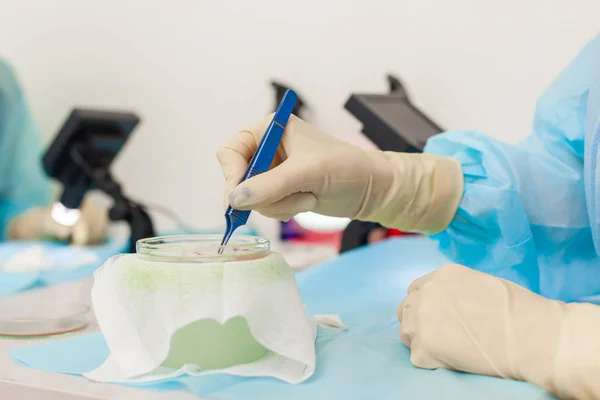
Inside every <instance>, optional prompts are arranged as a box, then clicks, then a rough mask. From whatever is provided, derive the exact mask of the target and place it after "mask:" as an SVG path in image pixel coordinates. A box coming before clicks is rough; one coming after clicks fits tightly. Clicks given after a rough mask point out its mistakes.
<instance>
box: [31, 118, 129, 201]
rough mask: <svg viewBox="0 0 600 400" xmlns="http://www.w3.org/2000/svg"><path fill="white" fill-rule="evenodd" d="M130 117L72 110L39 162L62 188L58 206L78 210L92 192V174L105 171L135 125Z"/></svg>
mask: <svg viewBox="0 0 600 400" xmlns="http://www.w3.org/2000/svg"><path fill="white" fill-rule="evenodd" d="M138 122H139V118H138V117H137V116H136V115H134V114H131V113H121V112H111V111H99V110H88V109H74V110H73V111H72V112H71V114H70V115H69V117H68V118H67V120H66V122H65V123H64V125H63V126H62V128H61V129H60V131H59V133H58V135H57V136H56V138H55V140H54V142H53V143H52V144H51V145H50V147H49V148H48V151H47V152H46V154H45V155H44V158H43V161H42V162H43V166H44V170H45V171H46V173H47V174H48V175H49V176H50V177H52V178H55V179H57V180H58V181H60V182H61V183H62V184H63V187H64V190H63V195H62V197H61V203H63V205H64V206H65V207H68V208H78V207H79V206H80V205H81V201H82V199H83V196H84V195H85V193H86V192H87V191H89V190H91V189H93V179H92V178H93V176H92V175H93V174H94V173H95V171H106V170H108V168H109V166H110V164H111V163H112V162H113V160H114V158H115V157H116V155H117V154H118V153H119V151H120V150H121V148H122V147H123V144H124V143H125V141H126V140H127V138H128V137H129V135H130V134H131V132H132V131H133V129H134V128H135V126H136V125H137V124H138Z"/></svg>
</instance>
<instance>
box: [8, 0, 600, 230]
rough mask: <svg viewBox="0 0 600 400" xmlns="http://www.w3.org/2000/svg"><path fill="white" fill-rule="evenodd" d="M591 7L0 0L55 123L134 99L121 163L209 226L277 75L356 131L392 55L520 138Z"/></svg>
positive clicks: (443, 119) (331, 122)
mask: <svg viewBox="0 0 600 400" xmlns="http://www.w3.org/2000/svg"><path fill="white" fill-rule="evenodd" d="M598 15H600V2H599V1H598V0H573V1H570V2H566V1H564V0H529V1H522V0H504V1H495V2H491V1H481V0H454V1H447V0H397V1H391V0H387V1H386V0H369V1H366V0H362V1H361V0H345V1H343V2H342V1H339V2H338V1H333V0H303V1H296V2H286V1H282V0H279V1H276V0H252V1H242V0H231V1H223V0H221V1H219V0H173V1H169V2H167V1H149V0H103V1H94V2H92V1H85V0H52V1H47V0H37V1H34V0H0V54H1V55H2V56H4V57H6V58H7V59H8V60H9V61H11V62H12V64H13V65H14V66H15V67H16V68H17V70H18V73H19V75H20V77H21V80H22V83H23V85H24V87H25V89H26V91H27V95H28V97H29V100H30V104H31V107H32V110H33V113H34V116H35V118H36V120H37V122H38V124H39V126H40V128H41V131H42V132H43V134H44V135H45V136H46V137H48V138H49V137H51V136H52V135H54V134H55V132H56V131H57V129H58V127H59V126H60V124H61V123H62V121H63V119H64V118H65V117H66V115H67V114H68V112H69V110H70V109H71V108H72V107H73V106H75V105H78V106H97V107H108V108H125V109H132V110H134V111H136V112H138V113H139V115H140V116H141V117H142V119H143V125H141V126H140V127H139V129H138V130H137V131H136V132H135V134H134V136H133V137H132V140H131V142H130V143H129V144H128V146H127V148H126V149H125V150H124V151H123V153H122V154H121V156H120V158H119V160H118V162H117V165H116V175H117V176H118V177H119V178H120V179H121V180H122V181H123V182H124V183H125V185H126V187H127V188H128V190H129V192H131V193H132V194H134V195H135V196H138V197H142V198H152V199H153V200H154V201H155V202H158V203H162V204H164V205H167V206H169V207H171V208H174V209H176V210H178V212H179V213H180V214H182V215H183V216H184V217H185V218H186V219H187V220H188V221H189V222H190V223H193V224H195V225H199V226H204V227H210V226H214V225H218V224H221V223H222V212H221V211H222V209H221V197H222V189H223V182H222V178H221V175H220V170H219V167H218V164H217V161H216V159H215V156H214V154H215V151H216V149H217V148H218V146H219V144H220V143H221V142H223V141H224V140H225V139H226V138H227V137H228V136H230V135H231V134H233V133H234V132H235V131H236V130H238V129H240V128H243V127H244V126H245V125H247V124H249V123H252V122H254V121H255V120H257V119H260V118H262V117H263V116H264V115H265V114H267V113H268V112H270V108H271V107H272V102H273V93H272V90H271V89H270V87H269V86H268V83H267V82H268V80H269V79H270V78H278V79H281V80H283V81H286V82H288V83H289V84H291V85H292V86H293V87H295V88H297V89H298V90H299V92H300V94H301V95H302V96H303V97H305V98H306V99H307V100H308V102H309V103H310V106H311V107H312V111H311V116H312V121H313V122H315V123H317V124H318V125H319V126H320V127H321V128H323V129H324V130H326V131H328V132H331V133H334V134H337V135H340V136H346V137H350V136H357V135H359V133H358V131H359V128H360V127H359V125H358V124H357V123H356V122H355V121H354V119H353V118H352V117H351V116H350V115H349V114H348V113H347V112H346V111H344V110H343V108H342V105H343V104H344V102H345V100H346V99H347V97H348V95H349V93H350V92H352V91H360V92H369V91H371V92H380V91H384V90H386V85H385V81H384V73H386V72H390V71H391V72H395V73H397V74H398V75H399V76H401V77H402V78H403V79H404V81H405V82H406V83H407V86H408V89H409V91H410V94H411V95H412V97H413V99H414V100H415V102H416V103H417V104H418V105H419V106H421V107H422V108H423V109H424V110H425V111H426V112H427V113H428V114H430V115H431V116H432V117H433V118H434V119H435V120H436V121H437V122H439V123H440V124H441V125H443V126H444V127H446V128H449V129H450V128H451V129H454V128H469V129H478V130H481V131H484V132H487V133H489V134H490V135H492V136H495V137H497V138H502V139H504V140H507V141H516V140H518V139H519V138H521V137H523V136H524V135H526V134H527V132H528V130H529V125H530V121H531V118H532V111H533V107H534V102H535V99H536V97H537V95H538V94H539V93H540V92H541V91H542V90H543V89H544V88H545V87H546V86H547V85H548V84H549V83H550V82H551V81H552V79H553V78H554V77H555V75H556V74H557V73H558V72H559V71H560V69H561V68H562V67H563V66H564V65H565V64H566V63H567V62H568V61H569V60H570V59H571V58H572V57H573V56H574V55H575V54H576V53H577V52H578V51H579V49H580V48H581V47H582V46H583V45H584V44H585V43H586V42H587V41H588V40H589V39H590V38H591V37H592V36H593V35H594V34H595V33H596V32H597V31H600V24H599V23H598Z"/></svg>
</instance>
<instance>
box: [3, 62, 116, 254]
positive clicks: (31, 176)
mask: <svg viewBox="0 0 600 400" xmlns="http://www.w3.org/2000/svg"><path fill="white" fill-rule="evenodd" d="M42 155H43V145H42V142H41V140H40V137H39V135H38V132H37V130H36V127H35V124H34V122H33V118H32V116H31V114H30V111H29V108H28V106H27V101H26V98H25V95H24V93H23V90H22V88H21V86H20V85H19V82H18V80H17V77H16V75H15V72H14V70H13V69H12V68H11V66H10V65H9V64H8V63H7V62H5V61H3V60H2V59H0V239H1V240H31V241H34V240H44V239H56V240H62V241H71V242H72V243H73V244H75V245H90V244H98V243H101V242H102V241H103V240H104V239H105V236H106V227H107V221H108V219H107V215H106V212H105V211H103V210H101V209H99V208H97V207H96V206H94V205H93V204H92V203H91V202H90V201H87V200H86V201H85V202H84V204H83V206H82V208H81V216H80V218H79V220H78V221H77V222H76V223H75V224H74V225H73V226H64V225H61V224H59V223H57V222H56V221H54V219H53V218H52V216H51V210H52V208H51V205H50V204H51V198H52V196H51V187H50V181H49V179H48V178H47V176H46V175H45V174H44V172H43V170H42V162H41V157H42Z"/></svg>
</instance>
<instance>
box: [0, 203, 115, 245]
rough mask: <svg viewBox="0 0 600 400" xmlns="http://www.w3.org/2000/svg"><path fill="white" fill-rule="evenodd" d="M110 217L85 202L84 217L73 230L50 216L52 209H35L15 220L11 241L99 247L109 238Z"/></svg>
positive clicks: (10, 230) (102, 210)
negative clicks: (68, 241) (58, 241)
mask: <svg viewBox="0 0 600 400" xmlns="http://www.w3.org/2000/svg"><path fill="white" fill-rule="evenodd" d="M107 227H108V215H107V212H106V211H105V210H104V209H101V208H99V207H97V206H96V205H94V204H93V203H92V202H91V201H89V200H87V199H86V200H84V201H83V203H82V205H81V216H80V217H79V220H78V221H77V223H76V224H75V225H73V226H65V225H61V224H59V223H58V222H56V221H54V220H53V219H52V216H51V207H41V208H33V209H31V210H28V211H26V212H24V213H23V214H21V215H19V216H18V217H16V218H15V219H14V220H13V221H12V222H11V223H10V225H9V227H8V238H9V239H12V240H44V239H58V240H64V241H66V240H71V243H73V244H74V245H77V246H87V245H93V244H100V243H102V242H103V241H104V239H105V238H106V231H107Z"/></svg>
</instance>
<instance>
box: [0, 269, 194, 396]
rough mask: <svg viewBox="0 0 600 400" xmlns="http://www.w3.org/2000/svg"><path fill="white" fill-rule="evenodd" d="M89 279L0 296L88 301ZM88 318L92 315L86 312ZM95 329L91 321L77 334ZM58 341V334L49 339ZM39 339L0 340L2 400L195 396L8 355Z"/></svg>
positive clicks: (31, 303)
mask: <svg viewBox="0 0 600 400" xmlns="http://www.w3.org/2000/svg"><path fill="white" fill-rule="evenodd" d="M90 288H91V279H89V280H85V281H77V282H70V283H66V284H62V285H57V286H54V287H51V288H44V289H40V290H33V291H29V292H25V293H21V294H18V295H16V296H11V297H10V298H3V300H0V301H5V300H9V301H11V302H12V301H15V300H18V301H19V304H22V305H23V307H35V305H36V304H40V302H47V301H53V300H54V301H84V302H86V303H87V304H89V289H90ZM90 320H93V315H92V313H90ZM97 330H98V327H97V325H96V324H95V322H92V323H91V324H90V326H89V327H88V328H87V329H85V330H84V331H81V332H80V333H79V334H83V333H91V332H95V331H97ZM50 340H60V337H58V338H54V339H50ZM39 342H40V340H10V339H0V399H2V400H13V399H15V400H17V399H18V400H42V399H43V400H75V399H111V400H112V399H127V400H141V399H144V400H164V399H169V400H184V399H185V400H190V399H197V397H195V396H194V395H193V394H191V393H190V392H187V391H185V390H184V389H181V390H176V391H168V392H154V391H150V390H144V389H135V388H131V387H127V386H122V385H111V384H100V383H94V382H90V381H88V380H87V379H85V378H83V377H78V376H71V375H64V374H58V373H51V372H46V371H39V370H36V369H32V368H27V367H23V366H20V365H17V364H15V363H14V362H13V361H12V360H11V358H10V357H9V355H8V350H9V349H11V348H16V347H21V346H28V345H30V344H33V343H39Z"/></svg>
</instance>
